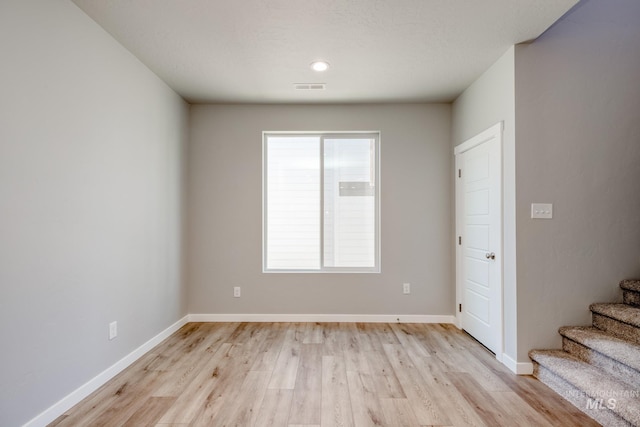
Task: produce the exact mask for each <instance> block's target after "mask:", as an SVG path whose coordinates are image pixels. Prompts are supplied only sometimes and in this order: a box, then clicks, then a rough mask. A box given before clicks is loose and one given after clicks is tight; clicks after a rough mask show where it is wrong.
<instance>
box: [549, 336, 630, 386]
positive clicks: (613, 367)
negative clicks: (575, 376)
mask: <svg viewBox="0 0 640 427" xmlns="http://www.w3.org/2000/svg"><path fill="white" fill-rule="evenodd" d="M562 349H563V350H564V351H566V352H567V353H571V354H573V355H574V356H576V357H578V358H579V359H581V360H584V361H585V362H587V363H590V364H591V365H593V366H597V367H599V368H600V369H602V370H604V371H606V372H607V373H609V374H611V375H613V376H614V377H616V378H618V379H619V380H621V381H624V382H626V383H628V384H631V385H633V384H640V372H638V371H636V370H635V369H633V368H631V367H629V366H627V365H625V364H623V363H620V362H618V361H616V360H613V359H611V358H609V357H607V356H605V355H603V354H601V353H599V352H597V351H595V350H592V349H590V348H588V347H585V346H584V345H582V344H580V343H577V342H575V341H573V340H571V339H569V338H567V337H562Z"/></svg>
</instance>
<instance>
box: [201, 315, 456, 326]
mask: <svg viewBox="0 0 640 427" xmlns="http://www.w3.org/2000/svg"><path fill="white" fill-rule="evenodd" d="M189 321H190V322H346V323H353V322H362V323H451V324H455V321H456V318H455V316H450V315H420V314H409V315H404V314H399V315H394V314H190V315H189Z"/></svg>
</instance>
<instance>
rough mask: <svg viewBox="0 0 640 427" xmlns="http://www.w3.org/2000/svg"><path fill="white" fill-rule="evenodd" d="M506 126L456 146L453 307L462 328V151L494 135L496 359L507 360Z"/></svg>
mask: <svg viewBox="0 0 640 427" xmlns="http://www.w3.org/2000/svg"><path fill="white" fill-rule="evenodd" d="M503 130H504V122H503V121H499V122H498V123H496V124H494V125H493V126H491V127H489V128H487V129H485V130H484V131H482V132H480V133H479V134H477V135H476V136H474V137H471V138H469V139H468V140H466V141H465V142H463V143H462V144H460V145H458V146H456V147H455V148H454V150H453V152H454V167H455V169H454V176H455V177H454V180H455V189H454V191H455V194H454V199H455V213H454V215H455V236H454V239H455V243H454V244H455V248H456V251H455V252H456V253H455V273H456V278H455V287H456V305H455V308H454V310H455V311H454V313H455V324H456V325H458V327H459V328H462V327H463V322H462V313H460V311H459V309H458V307H459V304H462V303H463V300H464V295H463V288H464V286H463V283H462V273H461V269H462V248H463V246H460V245H459V244H458V239H459V238H460V236H463V234H464V233H463V229H464V222H463V217H462V211H461V207H462V206H463V204H464V201H463V195H462V185H463V184H462V181H461V180H460V179H459V178H460V176H459V174H458V171H459V169H460V168H461V165H460V162H461V154H463V153H465V152H467V151H469V150H471V149H472V148H475V147H477V146H479V145H481V144H484V143H485V142H488V141H491V140H493V139H497V140H498V146H499V150H500V162H499V168H500V247H499V248H498V250H496V252H497V253H498V254H499V256H500V257H499V258H498V262H499V263H500V266H499V269H500V292H499V301H497V302H498V304H497V306H498V307H500V312H499V315H498V317H499V320H498V322H497V323H498V326H497V331H496V332H497V333H498V335H499V336H498V343H497V346H496V349H495V350H496V359H497V360H498V361H499V362H501V363H503V364H505V361H504V359H503V357H502V356H503V352H504V337H505V331H504V329H505V324H504V306H503V304H504V263H503V262H502V259H501V256H502V254H503V253H504V250H503V248H504V212H503V206H504V189H503V186H504V183H503V172H504V171H503V168H504V166H503V163H502V156H503V150H504V147H503V144H504V135H503Z"/></svg>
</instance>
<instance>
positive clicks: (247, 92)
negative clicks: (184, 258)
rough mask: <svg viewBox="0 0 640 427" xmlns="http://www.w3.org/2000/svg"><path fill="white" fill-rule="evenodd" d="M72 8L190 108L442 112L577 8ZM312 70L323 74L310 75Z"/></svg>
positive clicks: (406, 2) (366, 0)
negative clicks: (402, 107) (322, 65)
mask: <svg viewBox="0 0 640 427" xmlns="http://www.w3.org/2000/svg"><path fill="white" fill-rule="evenodd" d="M73 1H74V2H75V3H76V4H77V5H78V6H79V7H80V8H81V9H82V10H84V11H85V12H86V13H87V14H88V15H89V16H91V17H92V18H93V19H94V20H95V21H96V22H98V24H100V25H101V26H102V27H103V28H105V29H106V30H107V31H108V32H109V33H111V34H112V35H113V36H114V37H115V38H116V39H117V40H118V41H119V42H120V43H122V44H123V45H124V46H125V47H126V48H127V49H129V50H130V51H131V52H132V53H133V54H134V55H135V56H137V57H138V58H139V59H140V60H141V61H142V62H144V63H145V64H146V65H147V66H148V67H149V68H150V69H151V70H153V71H154V72H155V73H156V74H157V75H158V76H160V78H162V79H163V80H164V81H165V82H167V84H168V85H169V86H171V87H172V88H173V89H174V90H175V91H176V92H178V93H179V94H180V95H182V96H183V97H184V98H185V99H186V100H187V101H189V102H192V103H223V102H233V103H318V102H320V103H328V102H350V103H356V102H449V101H452V100H453V99H455V97H456V96H457V95H459V94H460V93H461V92H462V91H463V90H464V89H465V88H466V87H468V86H469V84H470V83H472V82H473V81H474V80H475V79H476V78H477V77H478V76H479V75H480V74H481V73H482V72H483V71H485V70H486V69H487V68H488V67H489V66H490V65H491V64H493V63H494V62H495V61H496V60H497V59H498V58H499V57H500V56H501V55H502V54H503V53H504V52H505V51H506V50H507V49H508V48H509V46H511V45H513V44H517V43H520V42H524V41H528V40H532V39H534V38H536V37H538V36H539V35H540V34H541V33H542V32H544V31H545V30H546V29H547V28H548V27H549V26H551V25H552V24H553V23H554V22H555V21H556V20H557V19H558V18H559V17H561V16H562V15H563V14H564V13H565V12H566V11H567V10H569V9H570V8H571V7H572V6H573V5H574V4H575V3H577V0H73ZM316 59H324V60H326V61H328V62H329V63H330V64H331V67H330V68H329V70H328V71H326V72H325V73H322V74H319V73H317V72H314V71H312V70H311V69H310V67H309V64H310V63H311V62H312V61H314V60H316ZM295 83H326V90H324V91H295V90H294V88H293V86H294V84H295Z"/></svg>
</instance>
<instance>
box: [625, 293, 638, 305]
mask: <svg viewBox="0 0 640 427" xmlns="http://www.w3.org/2000/svg"><path fill="white" fill-rule="evenodd" d="M622 302H624V303H625V304H629V305H633V306H635V307H640V293H638V292H634V291H628V290H623V291H622Z"/></svg>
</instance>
